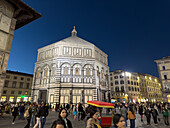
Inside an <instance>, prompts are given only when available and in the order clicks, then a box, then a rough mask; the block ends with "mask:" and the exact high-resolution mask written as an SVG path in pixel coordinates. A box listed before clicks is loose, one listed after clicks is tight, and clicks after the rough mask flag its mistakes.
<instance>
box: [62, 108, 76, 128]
mask: <svg viewBox="0 0 170 128" xmlns="http://www.w3.org/2000/svg"><path fill="white" fill-rule="evenodd" d="M67 116H68V113H67V110H66V109H65V108H63V109H61V110H60V112H59V119H61V120H63V121H64V123H65V126H66V128H73V127H72V123H71V121H70V120H69V119H67Z"/></svg>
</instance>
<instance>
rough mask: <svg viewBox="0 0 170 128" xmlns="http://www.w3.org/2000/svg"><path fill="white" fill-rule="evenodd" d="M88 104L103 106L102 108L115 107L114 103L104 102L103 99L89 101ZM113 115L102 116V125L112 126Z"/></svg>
mask: <svg viewBox="0 0 170 128" xmlns="http://www.w3.org/2000/svg"><path fill="white" fill-rule="evenodd" d="M87 104H89V105H92V106H96V107H102V108H114V104H111V103H107V102H103V101H87ZM112 119H113V116H112V115H111V116H102V117H101V127H111V126H112Z"/></svg>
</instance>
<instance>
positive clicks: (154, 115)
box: [152, 106, 158, 125]
mask: <svg viewBox="0 0 170 128" xmlns="http://www.w3.org/2000/svg"><path fill="white" fill-rule="evenodd" d="M152 117H153V120H154V123H155V125H158V119H157V118H158V111H157V108H156V106H154V108H152Z"/></svg>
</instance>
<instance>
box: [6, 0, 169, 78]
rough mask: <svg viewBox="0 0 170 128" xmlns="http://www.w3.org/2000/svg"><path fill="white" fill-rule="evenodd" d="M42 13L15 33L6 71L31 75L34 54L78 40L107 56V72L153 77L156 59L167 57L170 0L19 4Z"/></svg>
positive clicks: (48, 0) (32, 1) (53, 0)
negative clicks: (74, 36) (74, 37)
mask: <svg viewBox="0 0 170 128" xmlns="http://www.w3.org/2000/svg"><path fill="white" fill-rule="evenodd" d="M23 1H24V2H25V3H27V4H28V5H29V6H31V7H32V8H33V9H35V10H36V11H38V12H39V13H41V14H42V15H43V17H41V18H39V19H38V20H36V21H33V22H32V23H30V24H28V25H26V26H24V27H22V28H20V29H18V30H16V31H15V33H14V34H15V36H14V39H13V43H12V47H11V54H10V58H9V63H8V68H7V69H8V70H13V71H20V72H25V73H32V74H33V72H34V66H35V62H36V60H37V50H38V49H39V48H41V47H44V46H47V45H49V44H52V43H54V42H56V41H59V40H62V39H65V38H67V37H69V36H71V31H72V30H73V26H74V25H75V26H76V30H77V32H78V36H79V37H80V38H83V39H85V40H87V41H89V42H91V43H93V44H94V45H96V46H97V47H98V48H100V49H101V50H102V51H104V52H105V53H106V54H107V55H108V59H109V67H110V71H114V70H117V69H122V70H126V71H129V72H142V73H147V74H151V75H154V76H157V77H158V71H157V65H156V63H155V62H154V60H155V59H160V58H162V57H165V56H170V0H23Z"/></svg>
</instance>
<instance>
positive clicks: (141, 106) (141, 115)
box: [139, 104, 143, 122]
mask: <svg viewBox="0 0 170 128" xmlns="http://www.w3.org/2000/svg"><path fill="white" fill-rule="evenodd" d="M139 114H140V117H141V121H142V122H143V105H142V104H140V106H139Z"/></svg>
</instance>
